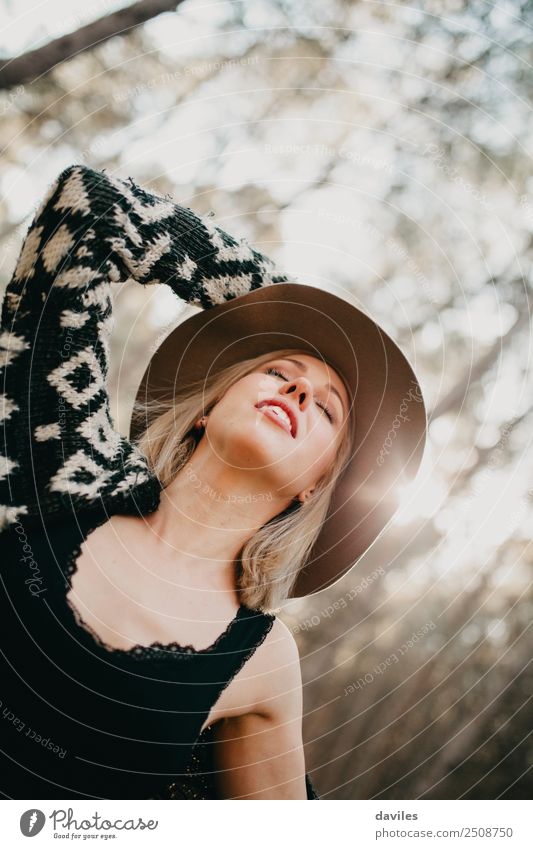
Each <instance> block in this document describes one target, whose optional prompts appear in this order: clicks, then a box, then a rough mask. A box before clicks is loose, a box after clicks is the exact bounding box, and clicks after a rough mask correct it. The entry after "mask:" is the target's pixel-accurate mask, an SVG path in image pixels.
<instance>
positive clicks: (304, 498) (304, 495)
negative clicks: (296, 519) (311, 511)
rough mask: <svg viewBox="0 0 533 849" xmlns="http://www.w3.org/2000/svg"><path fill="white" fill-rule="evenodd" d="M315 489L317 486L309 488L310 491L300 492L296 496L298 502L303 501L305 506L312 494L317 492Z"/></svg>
mask: <svg viewBox="0 0 533 849" xmlns="http://www.w3.org/2000/svg"><path fill="white" fill-rule="evenodd" d="M315 488H316V484H315V486H311V487H309V489H303V490H302V492H300V493H299V495H297V496H296V497H297V499H298V501H301V502H302V504H305V502H306V501H307V499H308V498H309V496H310V495H312V493H313V492H314V491H315Z"/></svg>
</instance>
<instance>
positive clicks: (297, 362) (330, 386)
mask: <svg viewBox="0 0 533 849" xmlns="http://www.w3.org/2000/svg"><path fill="white" fill-rule="evenodd" d="M281 359H282V360H285V361H286V362H289V363H294V365H296V366H298V367H299V368H301V369H302V371H309V369H308V368H307V366H306V364H305V363H303V362H302V361H301V360H295V359H294V358H293V357H281ZM325 388H326V389H328V390H329V389H330V390H331V391H332V392H333V393H334V394H335V395H336V396H337V398H338V399H339V401H340V402H341V407H342V411H343V413H346V409H345V407H344V401H343V400H342V397H341V394H340V392H339V390H338V389H337V388H336V387H335V386H333V384H332V383H326V384H325Z"/></svg>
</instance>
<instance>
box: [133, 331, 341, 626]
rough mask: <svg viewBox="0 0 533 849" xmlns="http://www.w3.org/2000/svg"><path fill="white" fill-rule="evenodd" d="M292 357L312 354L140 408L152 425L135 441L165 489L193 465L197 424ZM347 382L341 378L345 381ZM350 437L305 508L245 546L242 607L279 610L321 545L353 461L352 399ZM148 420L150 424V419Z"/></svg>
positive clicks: (293, 509)
mask: <svg viewBox="0 0 533 849" xmlns="http://www.w3.org/2000/svg"><path fill="white" fill-rule="evenodd" d="M293 353H305V354H309V353H310V352H309V351H303V350H301V349H296V348H280V349H277V350H274V351H270V352H268V353H267V354H261V355H259V356H256V357H251V358H248V359H246V360H241V361H240V362H238V363H235V364H233V365H231V366H227V367H226V368H223V369H221V370H220V371H219V372H218V373H216V374H215V376H214V377H211V378H209V377H208V378H202V379H201V380H198V381H196V382H195V383H192V384H189V385H188V387H187V389H186V390H185V391H181V390H180V394H179V397H178V398H173V399H170V400H168V401H167V400H164V401H160V400H156V401H147V402H142V403H141V402H135V405H134V411H133V416H134V419H135V420H137V417H139V419H138V420H139V421H140V422H146V421H147V420H150V421H151V423H150V424H149V425H148V426H147V427H146V428H145V429H144V431H143V432H142V433H141V435H140V437H138V439H137V440H136V443H137V446H138V448H139V449H140V451H141V452H142V453H143V454H144V455H145V456H146V458H147V460H148V463H149V465H150V466H151V468H152V470H153V472H154V473H155V474H156V476H157V477H158V478H159V480H160V482H161V485H162V487H163V488H165V487H166V486H168V485H169V484H170V483H171V481H172V480H173V479H174V477H175V475H176V474H177V472H178V471H179V470H180V469H181V468H182V467H183V466H184V465H185V464H186V463H187V462H188V460H189V459H190V458H191V457H192V455H193V454H194V450H195V448H196V446H197V444H198V442H199V440H200V439H201V437H202V434H203V431H200V432H199V431H198V430H197V429H196V428H195V427H194V424H195V422H196V421H197V420H198V419H199V418H200V417H201V416H202V415H204V414H206V413H208V412H209V411H210V409H211V408H212V407H213V406H214V405H215V404H216V403H217V401H218V399H219V398H220V397H222V395H224V393H225V392H226V390H227V389H229V388H230V387H231V386H232V385H233V384H234V383H235V382H236V381H237V380H239V379H240V378H242V377H244V376H245V375H247V374H249V373H250V372H252V371H254V370H256V369H257V368H258V367H260V366H261V365H263V364H264V363H266V362H269V361H270V360H273V359H277V358H280V357H285V356H289V355H290V354H293ZM341 377H342V375H341ZM348 397H349V398H350V410H349V411H348V413H347V417H348V420H347V422H346V423H345V427H346V431H345V434H344V437H343V439H342V442H341V445H340V447H339V450H338V451H337V452H336V455H335V460H334V462H333V463H332V464H331V466H330V467H329V469H328V472H327V474H326V475H325V476H323V478H322V479H321V480H320V482H319V483H317V485H316V487H315V489H314V490H313V492H312V494H311V495H310V496H309V497H308V499H307V500H306V501H305V504H301V502H300V501H298V500H297V499H294V500H293V501H292V502H291V504H289V505H288V507H287V508H286V509H285V510H283V511H282V512H280V513H278V514H277V515H276V516H274V517H273V518H272V519H270V520H269V521H268V522H266V524H264V525H263V526H262V527H261V528H259V530H257V531H256V532H255V533H254V534H253V535H252V536H251V537H250V539H248V540H247V541H246V542H245V544H244V545H243V547H242V549H241V551H240V553H239V558H238V563H237V574H236V582H237V590H238V592H239V596H240V599H241V602H242V603H243V604H245V605H246V606H247V607H250V608H252V609H259V610H262V611H264V612H274V611H276V610H279V607H280V605H281V603H282V602H283V601H285V600H286V599H288V598H289V597H290V593H291V590H292V588H293V586H294V584H295V582H296V578H297V576H298V572H299V571H300V569H301V568H302V567H303V566H304V564H305V562H306V560H307V557H308V556H309V553H310V551H311V549H312V547H313V545H314V543H315V540H316V539H317V537H318V535H319V533H320V529H321V527H322V523H323V522H324V520H325V518H326V515H327V512H328V508H329V504H330V501H331V497H332V494H333V491H334V489H335V485H336V483H337V478H338V476H339V475H340V474H341V473H342V471H343V469H344V467H345V463H347V461H348V460H349V459H350V458H351V455H352V449H353V444H354V437H355V421H354V415H353V409H352V403H351V401H352V399H351V396H350V393H348ZM147 416H149V418H148V419H147Z"/></svg>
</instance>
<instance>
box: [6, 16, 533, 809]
mask: <svg viewBox="0 0 533 849" xmlns="http://www.w3.org/2000/svg"><path fill="white" fill-rule="evenodd" d="M531 11H532V4H531V3H530V2H528V3H526V2H508V0H503V2H499V3H497V4H496V3H489V2H479V1H478V2H476V0H474V2H461V0H441V1H440V2H432V0H429V2H424V3H422V2H416V3H415V2H409V3H382V2H363V0H356V2H348V0H346V2H341V1H340V0H329V2H328V3H323V2H321V0H306V2H305V3H304V2H300V0H285V2H284V0H256V2H254V3H248V4H246V3H244V2H216V3H209V4H204V3H201V2H197V0H187V2H181V3H176V2H174V3H168V2H166V3H165V2H148V0H146V1H145V2H141V3H130V4H124V3H122V4H121V3H112V2H93V3H89V4H88V3H87V2H80V0H69V2H68V3H67V2H55V0H48V2H40V3H39V2H36V0H13V2H3V3H1V4H0V60H1V61H0V118H1V120H0V145H1V149H2V157H1V163H0V245H1V252H0V255H1V258H0V281H1V284H2V291H3V288H5V285H6V284H7V282H8V280H9V278H10V276H11V274H12V272H13V270H14V266H15V262H16V258H17V255H18V252H19V250H20V246H21V243H22V239H23V237H24V235H25V232H26V230H27V228H28V226H29V224H30V222H31V220H32V217H33V213H34V211H35V209H36V207H37V205H38V203H39V202H40V199H41V198H42V196H43V195H44V193H45V191H46V189H47V187H48V185H49V184H50V183H51V182H52V180H53V179H55V177H56V176H57V174H58V173H59V172H60V170H62V169H63V168H64V167H66V166H67V165H70V164H72V163H74V162H80V163H81V162H83V163H85V164H87V165H90V166H91V167H93V168H106V169H107V170H108V171H109V172H112V173H116V174H117V175H118V176H122V177H127V176H132V177H133V178H134V179H135V180H136V181H137V182H138V183H140V184H142V185H143V186H145V187H148V188H151V189H153V190H155V191H157V192H159V193H161V194H165V193H169V194H170V195H171V197H172V198H173V200H174V201H175V202H177V203H182V204H184V205H187V206H190V207H191V208H193V209H194V210H195V211H196V212H198V213H199V214H207V213H208V212H210V211H213V212H214V214H215V219H216V222H217V223H218V224H219V225H220V226H222V227H224V228H225V229H227V230H228V231H229V232H231V233H232V234H234V235H236V236H239V237H245V238H246V239H248V240H249V241H250V243H251V244H253V245H254V246H257V247H258V248H259V249H261V250H263V251H264V252H266V253H268V254H269V255H270V256H272V258H273V259H275V260H276V262H277V263H278V265H279V267H280V268H281V269H283V270H284V271H286V272H290V273H292V274H295V275H297V278H298V279H299V280H300V281H301V282H306V283H309V284H311V285H316V286H319V287H323V288H325V289H328V290H329V291H332V292H334V293H335V294H339V295H341V296H343V297H348V298H350V299H351V300H352V302H353V303H354V304H356V305H358V306H359V307H361V308H363V309H364V310H366V311H367V312H369V313H370V314H371V315H372V316H373V317H375V318H376V319H377V320H378V321H379V322H380V323H381V324H382V326H383V327H384V328H385V329H386V330H387V331H388V332H389V333H390V334H391V335H392V336H393V337H394V338H395V339H396V340H397V341H398V343H399V344H400V346H401V348H402V350H403V351H404V353H405V354H406V355H407V356H408V357H409V359H410V360H411V362H412V363H413V365H414V366H415V369H416V371H417V373H418V375H419V377H420V381H421V385H422V388H423V392H424V395H425V398H426V399H427V403H428V408H429V414H430V424H429V434H428V445H427V449H426V453H425V457H424V461H423V464H422V467H421V470H420V473H419V476H418V478H417V480H416V481H415V484H414V485H413V486H412V487H411V488H410V489H409V490H407V491H405V492H404V493H403V494H402V495H403V500H402V505H403V506H402V508H401V510H400V512H399V513H398V514H397V515H396V517H395V518H394V520H393V521H392V522H391V523H390V525H389V527H388V528H387V530H386V531H385V532H384V533H383V535H382V536H381V537H380V538H379V539H378V541H377V542H376V543H375V544H374V545H373V546H372V547H371V549H370V550H369V551H368V552H367V554H366V555H365V556H364V557H363V558H362V559H361V560H360V561H359V562H358V564H357V566H356V567H355V568H354V569H353V570H352V571H351V572H350V574H349V575H347V576H345V578H344V579H342V580H341V581H340V582H338V583H337V584H336V585H335V586H334V587H332V588H330V589H329V590H328V591H325V592H323V593H321V594H319V595H316V596H314V597H311V598H310V599H307V600H301V601H300V600H299V601H294V602H291V603H290V604H288V605H287V606H286V607H285V608H284V609H283V611H282V612H281V613H280V616H281V618H283V620H284V621H285V622H286V624H287V625H288V626H289V627H290V628H291V629H292V631H293V633H294V635H295V638H296V640H297V642H298V646H299V649H300V656H301V661H302V674H303V682H304V709H305V716H304V737H305V748H306V759H307V766H308V769H309V771H310V773H311V775H312V778H313V781H314V782H315V785H316V787H317V790H318V792H319V793H320V794H321V795H322V796H323V797H324V798H326V799H418V798H424V799H430V798H431V799H438V798H441V799H444V798H446V799H459V798H460V799H474V798H481V799H496V798H508V799H509V798H531V795H532V791H533V775H532V772H531V768H532V765H533V741H532V739H531V729H532V721H531V715H532V705H531V699H532V694H533V688H532V683H533V670H532V667H531V659H532V654H533V651H532V639H531V622H532V619H533V594H532V590H531V569H532V561H533V553H532V546H531V537H532V531H533V511H532V505H533V458H532V452H531V430H532V424H533V416H532V406H533V384H532V380H531V322H530V318H531V287H532V282H533V281H532V270H531V259H532V254H533V250H532V248H533V242H532V228H533V199H532V198H531V189H532V187H533V178H532V176H531V173H532V171H531V157H532V150H533V137H532V117H531V104H532V102H533V100H532V99H533V75H532V64H531V63H532V60H533V51H532V43H533V34H532V26H531V24H532V22H533V16H532V15H531ZM114 298H115V311H116V312H115V315H116V326H115V331H114V337H113V346H112V352H111V353H112V374H111V375H110V381H111V390H112V399H113V411H114V415H115V420H116V423H117V426H118V427H119V429H120V430H121V431H122V432H123V433H124V434H126V433H127V423H128V418H129V413H130V410H131V405H132V403H133V395H134V391H135V389H136V387H137V384H138V382H139V380H140V377H141V375H142V373H143V371H144V368H145V366H146V364H147V362H148V360H149V358H150V355H151V352H152V351H153V350H154V347H155V346H156V345H157V344H158V340H159V339H160V338H161V335H162V334H164V333H166V332H167V330H168V327H169V325H172V324H174V323H175V322H176V321H178V320H180V319H181V318H185V317H186V316H187V314H189V313H190V312H194V311H195V310H196V307H191V306H188V305H186V304H183V303H181V302H180V301H178V299H177V298H176V297H175V295H174V294H173V293H172V292H170V290H168V289H167V288H166V287H164V286H160V285H157V286H154V287H150V288H148V289H144V288H142V287H139V286H137V285H135V284H134V283H131V281H130V282H128V283H127V284H125V285H123V286H120V287H119V286H117V287H116V288H115V289H114Z"/></svg>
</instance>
